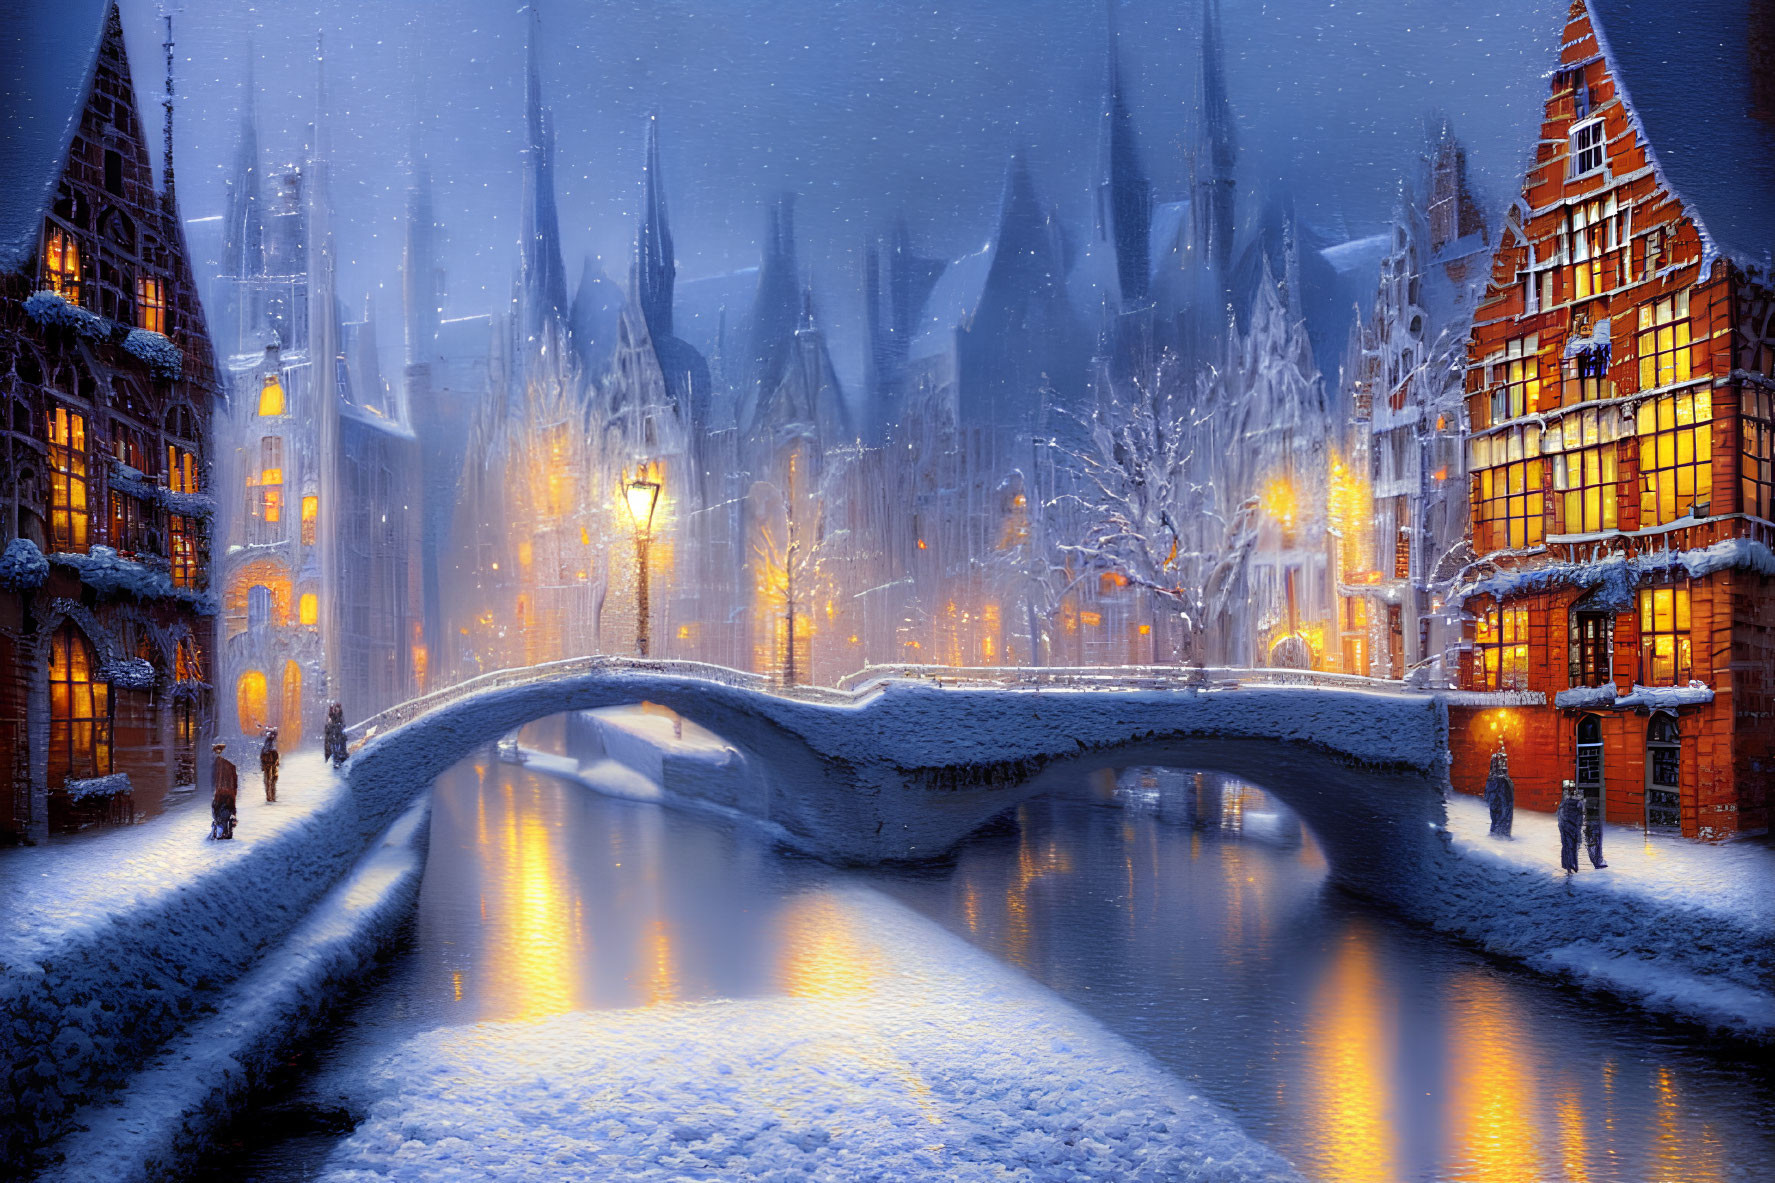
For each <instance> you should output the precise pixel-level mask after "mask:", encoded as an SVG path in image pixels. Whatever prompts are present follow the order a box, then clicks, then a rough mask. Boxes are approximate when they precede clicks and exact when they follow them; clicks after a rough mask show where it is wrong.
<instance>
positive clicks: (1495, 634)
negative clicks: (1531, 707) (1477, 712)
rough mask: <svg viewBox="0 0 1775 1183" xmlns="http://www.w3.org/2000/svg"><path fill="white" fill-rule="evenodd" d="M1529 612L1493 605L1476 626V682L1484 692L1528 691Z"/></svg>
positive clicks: (1513, 606)
mask: <svg viewBox="0 0 1775 1183" xmlns="http://www.w3.org/2000/svg"><path fill="white" fill-rule="evenodd" d="M1528 629H1529V611H1528V605H1526V604H1500V603H1497V602H1496V601H1493V602H1492V603H1491V604H1490V605H1488V606H1486V607H1484V608H1482V609H1480V610H1479V612H1478V614H1477V615H1476V616H1475V619H1474V625H1473V678H1474V681H1475V682H1477V683H1478V684H1479V688H1480V689H1482V690H1527V689H1528V668H1529V662H1528Z"/></svg>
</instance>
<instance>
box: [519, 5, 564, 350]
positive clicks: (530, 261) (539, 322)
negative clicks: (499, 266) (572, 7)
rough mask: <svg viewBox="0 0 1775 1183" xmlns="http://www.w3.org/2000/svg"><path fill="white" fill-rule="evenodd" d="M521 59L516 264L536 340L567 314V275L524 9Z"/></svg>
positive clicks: (548, 128)
mask: <svg viewBox="0 0 1775 1183" xmlns="http://www.w3.org/2000/svg"><path fill="white" fill-rule="evenodd" d="M529 10H530V32H529V40H528V42H527V44H526V47H525V55H524V130H525V143H524V208H523V214H522V218H521V226H520V233H521V235H522V237H523V244H522V254H521V256H520V259H519V269H520V278H521V293H522V313H523V322H522V327H523V332H524V335H525V337H526V338H527V339H529V340H536V339H538V338H540V337H541V336H542V334H543V331H544V328H545V327H546V326H548V325H551V324H552V325H555V326H557V327H558V326H559V325H560V324H561V321H562V318H563V317H564V316H565V315H566V312H567V271H566V264H565V263H563V262H562V260H561V221H560V217H559V215H558V213H557V212H556V208H555V121H554V113H553V112H552V111H550V110H549V109H548V108H547V107H544V106H543V105H542V66H541V42H542V14H541V12H540V11H539V10H538V7H537V5H536V3H534V0H533V2H532V3H531V4H530V6H529Z"/></svg>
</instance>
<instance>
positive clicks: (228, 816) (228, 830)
mask: <svg viewBox="0 0 1775 1183" xmlns="http://www.w3.org/2000/svg"><path fill="white" fill-rule="evenodd" d="M227 748H228V745H227V744H225V743H222V742H220V741H219V740H218V741H217V742H216V743H214V744H211V745H210V750H211V751H213V752H214V753H215V754H216V755H215V758H214V759H213V760H212V761H211V762H210V784H211V785H213V786H214V788H215V791H214V793H212V794H211V796H210V837H211V838H232V837H234V806H235V801H236V799H237V798H238V796H239V794H240V775H239V773H237V772H236V771H235V768H234V762H233V761H232V760H229V759H228V757H226V756H224V755H223V754H222V753H223V752H224V751H226V750H227Z"/></svg>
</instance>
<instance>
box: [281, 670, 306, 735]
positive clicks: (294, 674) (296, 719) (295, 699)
mask: <svg viewBox="0 0 1775 1183" xmlns="http://www.w3.org/2000/svg"><path fill="white" fill-rule="evenodd" d="M279 714H280V715H281V716H282V718H281V719H280V721H279V722H280V729H279V731H278V735H277V741H278V743H280V744H282V745H283V747H284V749H285V750H286V751H287V750H289V749H291V748H294V747H295V746H296V745H297V744H299V743H301V742H302V667H301V666H299V665H297V664H296V663H295V662H293V661H286V662H284V697H283V710H282V711H281V712H279Z"/></svg>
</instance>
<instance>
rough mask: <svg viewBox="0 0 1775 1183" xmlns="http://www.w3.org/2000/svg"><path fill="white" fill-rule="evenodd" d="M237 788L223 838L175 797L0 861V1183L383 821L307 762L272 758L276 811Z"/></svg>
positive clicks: (134, 1062) (281, 927) (200, 808)
mask: <svg viewBox="0 0 1775 1183" xmlns="http://www.w3.org/2000/svg"><path fill="white" fill-rule="evenodd" d="M241 779H242V785H241V794H240V823H239V826H238V827H237V829H236V830H235V838H234V840H233V841H230V842H212V841H209V840H208V839H207V837H206V835H207V834H208V831H209V810H208V803H207V802H202V801H188V802H186V803H184V804H182V805H177V806H175V807H173V808H172V809H170V810H168V811H167V812H165V813H163V814H161V815H160V816H158V817H155V818H154V819H152V820H150V821H148V822H146V823H144V824H142V825H138V826H127V827H121V828H118V829H115V830H111V831H108V832H104V833H99V834H91V835H82V836H80V837H79V838H77V839H73V840H69V841H65V842H56V843H52V844H50V845H48V846H41V847H35V848H26V849H18V850H12V851H8V852H6V853H5V854H4V855H3V856H0V898H4V899H5V900H6V901H7V906H6V908H5V910H4V913H3V915H0V1015H4V1016H5V1020H6V1021H5V1022H4V1023H0V1073H3V1075H0V1132H3V1136H4V1138H5V1141H4V1143H3V1144H0V1174H4V1173H5V1168H6V1167H7V1166H8V1165H11V1164H16V1163H18V1162H19V1161H21V1160H22V1157H23V1156H24V1155H25V1154H26V1153H27V1152H28V1151H29V1149H30V1147H31V1146H33V1145H35V1144H38V1143H41V1142H42V1141H44V1140H45V1139H47V1138H48V1137H49V1136H51V1135H52V1134H55V1133H57V1132H58V1131H59V1130H61V1129H62V1128H63V1126H64V1123H65V1121H66V1119H67V1117H68V1115H69V1113H70V1112H71V1111H72V1110H73V1108H74V1107H75V1106H76V1105H77V1104H79V1103H82V1102H84V1101H87V1100H90V1099H92V1098H94V1097H98V1096H103V1095H104V1094H105V1093H106V1092H107V1091H108V1090H109V1089H111V1088H113V1087H114V1086H116V1085H117V1084H119V1083H121V1082H122V1081H123V1079H124V1078H125V1077H126V1076H127V1075H128V1074H129V1073H130V1072H132V1071H134V1070H135V1069H136V1068H137V1067H139V1066H140V1064H141V1062H142V1060H143V1058H144V1057H145V1056H147V1055H148V1054H151V1053H152V1052H153V1051H154V1049H156V1048H157V1047H159V1046H160V1044H161V1043H162V1042H163V1041H164V1040H166V1039H168V1038H170V1037H171V1036H173V1035H174V1034H175V1033H176V1032H178V1031H180V1030H182V1029H183V1028H185V1027H186V1026H187V1025H188V1024H190V1023H191V1022H192V1021H193V1020H194V1019H196V1018H197V1017H198V1016H199V1014H200V1013H201V1011H202V1008H203V1007H205V1006H206V1005H208V1004H209V1003H210V1002H212V1001H213V998H214V996H215V994H216V992H217V991H218V990H219V989H220V988H221V987H223V986H224V985H226V984H227V983H229V982H232V981H233V980H234V979H236V978H237V977H239V975H240V974H242V973H243V972H245V971H246V970H247V969H248V968H249V967H251V966H252V965H253V964H254V963H255V962H257V961H259V960H260V959H261V958H262V957H264V956H265V955H266V954H267V953H268V952H270V951H271V950H273V949H275V948H277V947H278V944H279V942H280V941H281V940H282V939H283V938H285V937H286V936H287V935H288V934H289V933H290V931H291V930H292V929H293V928H294V927H295V926H296V925H297V924H298V923H300V922H301V921H302V920H303V918H304V917H305V916H307V914H308V913H309V911H310V909H311V908H312V907H313V906H314V905H315V903H316V902H317V901H318V900H319V899H320V898H321V896H322V894H323V893H324V892H325V891H326V890H327V889H328V888H330V887H332V886H333V885H334V884H335V883H337V882H338V881H339V879H340V877H341V876H342V875H344V874H345V872H346V871H347V870H348V869H349V868H350V867H351V866H352V864H353V863H354V862H355V861H356V860H357V858H358V857H359V856H360V855H361V854H362V853H363V851H364V849H365V847H366V846H367V845H368V844H369V842H370V841H371V840H372V839H373V838H374V836H375V835H376V834H377V833H379V832H380V831H381V830H382V829H384V828H385V827H386V826H387V824H388V821H389V819H390V817H391V816H392V814H384V815H381V816H380V817H378V816H377V813H378V811H377V809H376V808H374V807H371V806H370V805H368V804H367V803H366V802H365V801H364V800H362V799H361V795H360V794H357V793H353V792H348V791H347V790H346V788H345V785H344V783H343V782H342V780H341V778H340V777H339V776H338V775H337V774H335V773H334V771H333V770H332V769H330V768H328V767H326V766H325V765H324V763H323V762H322V761H321V758H320V756H319V755H318V754H317V753H303V754H298V755H292V756H288V757H286V758H285V762H284V773H283V777H282V779H281V781H280V784H279V791H278V801H277V803H276V804H268V803H266V801H265V799H264V796H263V793H262V791H261V789H260V786H259V778H258V775H257V771H256V770H254V771H253V772H252V773H248V772H247V771H246V770H245V769H244V768H243V770H242V776H241ZM409 802H410V798H409V799H408V801H403V802H401V803H400V808H405V806H406V805H407V804H408V803H409ZM366 827H373V828H369V829H368V830H367V832H366Z"/></svg>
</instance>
